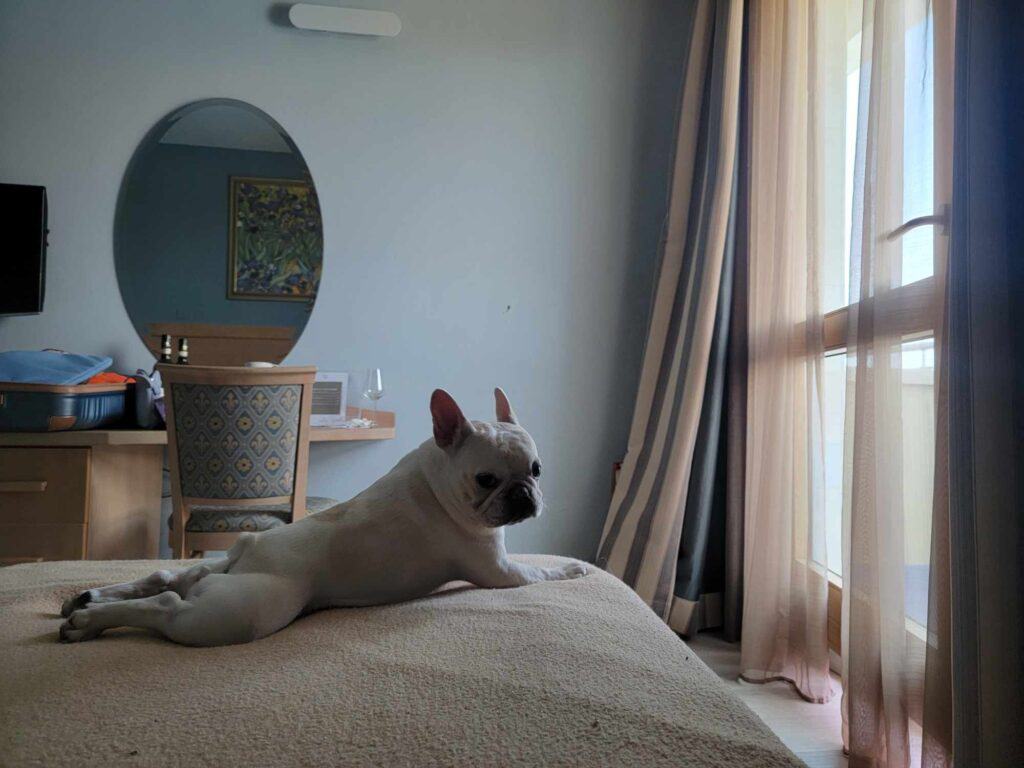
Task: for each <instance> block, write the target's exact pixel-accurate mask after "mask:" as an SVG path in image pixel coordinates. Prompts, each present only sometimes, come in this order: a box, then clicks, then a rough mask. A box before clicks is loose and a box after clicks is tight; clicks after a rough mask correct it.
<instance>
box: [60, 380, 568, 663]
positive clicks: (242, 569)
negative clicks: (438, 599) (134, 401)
mask: <svg viewBox="0 0 1024 768" xmlns="http://www.w3.org/2000/svg"><path fill="white" fill-rule="evenodd" d="M494 396H495V403H496V413H497V422H496V423H485V422H472V423H471V422H469V421H467V420H466V418H465V417H464V416H463V415H462V411H461V410H460V409H459V407H458V405H456V403H455V401H454V400H453V399H452V398H451V396H450V395H448V393H446V392H444V391H443V390H437V391H435V392H434V394H433V396H432V397H431V403H430V407H431V412H432V415H433V420H434V439H433V440H428V441H426V442H425V443H423V444H422V445H421V446H420V447H419V448H417V449H416V450H414V451H412V452H411V453H409V454H408V455H406V456H405V457H404V458H403V459H402V460H401V461H399V462H398V464H397V465H396V466H395V468H394V469H392V470H391V471H390V472H389V473H388V474H387V475H385V476H384V477H382V478H381V479H380V480H378V481H377V482H376V483H374V484H373V485H372V486H370V487H369V488H368V489H366V490H365V491H363V492H362V493H360V494H359V495H358V496H356V497H355V498H353V499H352V500H350V501H348V502H346V503H344V504H342V505H340V506H338V507H335V508H334V509H332V510H329V511H327V512H323V513H321V514H317V515H311V516H309V517H305V518H303V519H302V520H299V521H298V522H296V523H294V524H292V525H286V526H282V527H280V528H274V529H272V530H269V531H266V532H263V533H256V534H253V533H246V534H242V536H240V537H239V539H238V541H237V542H236V543H235V545H234V546H233V547H232V548H231V550H230V551H229V552H228V556H227V557H226V558H221V559H215V560H204V561H202V562H200V563H198V564H197V565H195V566H193V567H191V568H188V569H186V570H182V571H178V572H171V571H157V572H156V573H154V574H152V575H151V576H148V577H146V578H144V579H140V580H138V581H134V582H130V583H127V584H115V585H114V586H110V587H103V588H100V589H90V590H87V591H85V592H83V593H81V594H80V595H78V596H77V597H75V598H72V599H70V600H68V601H67V602H65V603H64V606H63V608H62V610H61V613H62V615H63V616H65V617H66V618H67V620H66V621H65V622H64V623H63V625H62V626H61V628H60V639H61V640H63V641H65V642H77V641H81V640H90V639H92V638H94V637H97V636H98V635H99V634H100V633H101V632H103V630H105V629H110V628H112V627H122V626H128V627H145V628H148V629H152V630H156V631H157V632H159V633H161V634H163V635H164V636H165V637H168V638H169V639H171V640H173V641H175V642H177V643H183V644H185V645H200V646H210V645H227V644H231V643H246V642H249V641H252V640H256V639H258V638H261V637H266V636H267V635H270V634H272V633H274V632H277V631H278V630H279V629H281V628H282V627H285V626H287V625H288V624H289V623H291V622H292V621H293V620H294V619H295V618H296V617H298V616H300V615H302V614H304V613H308V612H310V611H315V610H318V609H321V608H330V607H346V606H367V605H380V604H385V603H394V602H398V601H402V600H410V599H413V598H416V597H422V596H424V595H427V594H429V593H430V592H432V591H433V590H435V589H436V588H437V587H439V586H440V585H442V584H444V583H446V582H448V581H456V580H464V581H468V582H471V583H473V584H476V585H477V586H480V587H492V588H498V587H518V586H523V585H526V584H531V583H534V582H538V581H551V580H558V579H571V578H575V577H577V576H582V575H584V574H585V573H586V566H585V565H584V564H582V563H578V562H573V563H571V564H569V565H567V566H564V567H562V568H537V567H533V566H529V565H523V564H521V563H516V562H514V561H512V560H509V558H508V556H507V554H506V552H505V534H504V529H503V527H502V526H503V525H505V524H507V523H513V522H518V521H519V520H521V519H525V518H526V517H533V516H536V515H538V514H540V511H541V509H542V505H543V502H542V497H541V492H540V486H539V483H538V479H537V475H538V474H539V471H538V468H539V464H538V458H537V448H536V446H535V445H534V442H533V439H532V438H531V437H530V435H529V434H528V433H527V432H526V430H524V429H522V428H521V427H520V426H519V425H518V423H517V421H516V417H515V414H514V413H513V412H512V408H511V407H510V406H509V404H508V399H507V398H506V397H505V394H504V393H503V392H502V391H501V390H500V389H497V390H495V392H494ZM481 481H483V482H481ZM486 486H490V487H486Z"/></svg>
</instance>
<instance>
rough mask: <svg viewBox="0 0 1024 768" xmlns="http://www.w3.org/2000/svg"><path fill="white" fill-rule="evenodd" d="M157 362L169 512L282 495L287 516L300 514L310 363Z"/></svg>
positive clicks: (241, 504) (270, 500)
mask: <svg viewBox="0 0 1024 768" xmlns="http://www.w3.org/2000/svg"><path fill="white" fill-rule="evenodd" d="M157 369H158V370H159V371H160V376H161V378H162V380H163V384H164V402H165V405H166V410H167V445H168V454H169V460H170V467H171V490H172V495H173V496H174V497H175V507H176V512H177V511H178V509H186V508H187V507H189V506H191V505H197V504H203V505H211V504H215V505H217V506H222V507H224V506H238V507H244V506H248V505H252V504H257V503H261V504H266V503H280V502H289V503H290V505H291V509H292V519H293V520H297V519H299V518H300V517H302V515H303V514H304V513H305V508H306V507H305V503H306V477H307V472H308V467H309V418H310V410H311V404H312V391H313V381H314V379H315V377H316V368H315V367H312V366H304V367H275V368H228V367H219V366H218V367H215V366H200V365H159V366H157ZM178 522H179V521H177V520H176V521H175V523H176V524H177V523H178ZM181 522H182V523H184V520H182V521H181ZM179 530H183V529H179Z"/></svg>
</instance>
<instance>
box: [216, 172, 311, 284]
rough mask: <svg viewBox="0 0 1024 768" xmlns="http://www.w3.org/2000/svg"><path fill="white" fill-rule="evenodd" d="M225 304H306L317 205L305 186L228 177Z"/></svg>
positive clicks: (302, 183)
mask: <svg viewBox="0 0 1024 768" xmlns="http://www.w3.org/2000/svg"><path fill="white" fill-rule="evenodd" d="M230 209H231V215H230V219H229V224H230V226H229V235H228V298H229V299H263V300H265V301H267V300H269V301H312V300H313V299H315V298H316V292H317V288H318V287H319V286H320V271H321V268H322V266H323V229H322V227H321V221H320V202H319V200H317V196H316V190H315V189H313V185H312V184H311V183H309V182H308V181H293V180H290V179H256V178H250V177H246V176H232V177H231V205H230Z"/></svg>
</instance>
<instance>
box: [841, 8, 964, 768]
mask: <svg viewBox="0 0 1024 768" xmlns="http://www.w3.org/2000/svg"><path fill="white" fill-rule="evenodd" d="M938 5H939V4H938V3H935V2H932V1H931V0H903V1H902V2H900V1H899V0H897V1H895V2H881V1H879V2H873V1H872V0H867V1H866V2H865V3H864V4H863V6H862V10H863V16H862V17H861V19H860V25H859V26H860V29H859V34H858V33H857V32H854V33H853V34H851V35H850V36H849V38H848V39H849V43H848V45H849V46H852V47H859V58H858V60H857V62H858V63H857V66H856V68H855V69H852V68H851V69H850V71H849V74H848V77H849V78H850V81H849V83H850V85H851V86H852V85H853V77H854V75H855V76H856V82H857V94H856V104H855V109H856V117H855V119H852V120H851V119H849V118H850V113H851V107H848V110H847V115H848V120H849V123H852V124H854V125H855V126H856V135H855V150H854V153H853V163H852V168H850V166H849V154H848V159H847V174H846V178H847V181H846V184H847V190H848V194H849V195H850V197H849V210H850V215H849V218H848V222H849V224H848V227H849V241H848V242H849V247H848V250H847V251H846V255H845V258H844V261H846V262H847V265H846V266H847V268H848V273H847V274H848V276H849V277H848V282H847V287H848V291H849V294H848V300H847V302H846V303H847V304H848V324H847V334H846V347H845V350H843V353H842V354H841V355H837V356H836V357H835V358H834V359H830V363H831V365H830V367H829V372H830V373H831V374H832V376H831V377H830V378H828V379H827V382H826V395H825V400H826V413H827V416H826V424H828V425H829V427H830V429H829V431H828V435H827V437H826V443H827V446H828V447H827V450H828V451H830V452H831V453H830V454H829V455H828V456H827V457H826V465H827V466H828V467H829V469H831V470H832V471H831V474H830V475H829V477H830V479H831V480H832V483H831V484H830V485H829V491H830V493H829V494H828V504H829V515H828V516H829V521H830V524H829V531H830V532H833V531H834V530H835V529H836V527H837V526H836V523H835V518H836V513H837V510H838V511H840V514H841V518H842V526H841V529H842V537H841V539H842V545H841V551H842V565H841V567H836V564H835V553H836V547H835V545H834V542H831V541H830V547H829V567H830V569H831V570H833V571H834V572H837V573H838V575H839V576H840V577H841V578H842V583H843V638H842V648H843V689H844V694H843V696H844V702H843V704H844V706H843V714H844V725H845V729H844V730H845V734H844V735H845V740H846V743H847V746H848V749H849V752H850V765H851V766H858V765H865V766H866V765H871V766H875V765H884V766H908V765H911V764H914V765H917V764H919V763H920V760H921V739H922V734H921V726H920V723H922V722H923V720H924V700H925V690H926V680H925V678H926V674H925V672H926V669H925V667H926V662H925V659H926V655H927V653H928V646H929V642H928V640H929V635H928V633H927V629H926V628H927V627H928V626H929V594H930V588H929V587H930V576H931V574H930V569H931V567H932V562H931V558H932V551H933V549H932V546H933V541H932V530H933V522H935V523H936V529H937V530H939V531H940V532H941V533H942V535H943V537H948V530H943V529H942V527H941V526H940V525H938V524H939V523H941V522H943V520H944V518H941V519H937V520H936V521H933V507H934V503H935V497H934V496H933V490H934V489H935V488H936V483H937V482H938V483H941V484H942V488H943V489H944V487H945V486H944V484H945V478H944V477H940V476H939V475H937V474H936V473H935V457H936V413H937V408H936V395H935V392H936V388H935V384H936V370H937V369H936V354H935V353H936V344H935V335H936V333H937V331H938V330H939V329H940V327H941V315H940V314H938V313H935V312H934V307H938V306H941V305H940V302H939V301H938V300H937V298H938V296H939V295H940V294H939V293H938V290H937V288H936V286H940V285H941V284H942V275H941V274H940V275H939V280H931V281H929V280H928V279H929V278H932V277H933V276H935V275H936V273H937V270H936V263H937V259H936V256H937V251H941V253H940V254H938V255H939V256H940V257H941V258H940V259H939V261H941V262H942V263H944V253H945V248H946V238H945V236H944V234H943V233H942V232H941V231H936V230H935V229H932V228H930V227H922V228H918V229H913V230H911V231H910V232H908V233H907V234H905V235H904V236H902V237H894V238H892V239H890V238H889V234H890V233H891V232H892V231H893V230H895V229H896V228H897V227H899V226H900V225H901V224H903V222H905V221H907V220H908V219H911V218H914V217H918V216H923V215H930V214H932V213H933V212H937V211H938V210H939V209H940V208H941V202H942V199H941V196H940V195H937V194H936V192H937V186H938V190H939V191H943V190H945V191H947V192H946V195H947V196H946V197H945V200H948V189H949V182H948V180H947V179H945V178H941V179H938V182H939V183H938V185H937V183H936V181H937V180H936V162H935V158H936V151H935V136H936V134H937V133H938V134H939V135H940V136H941V135H943V134H942V132H941V131H937V130H936V118H935V112H934V110H935V106H934V105H935V78H936V75H937V70H936V57H935V54H934V41H935V35H934V30H935V22H936V15H935V13H933V12H934V11H935V8H936V6H938ZM947 8H948V6H947V5H945V4H943V7H942V8H941V9H940V14H942V15H941V16H940V18H942V19H944V20H945V19H948V18H950V17H949V16H948V15H946V14H947V13H948V11H947ZM859 10H860V8H857V9H854V10H853V12H852V13H851V14H850V20H851V21H855V20H856V15H857V12H858V11H859ZM856 27H857V25H856V24H855V23H853V24H851V29H852V30H856ZM942 39H943V40H945V39H947V38H945V37H943V38H942ZM939 74H940V75H941V76H943V77H945V76H946V74H947V73H946V72H945V70H943V72H941V73H939ZM848 99H849V91H848ZM848 103H849V102H848ZM943 119H951V115H946V116H944V117H943ZM849 123H848V124H849ZM849 141H850V137H847V146H849ZM947 152H948V149H947ZM939 170H940V171H942V170H943V169H942V168H941V167H940V169H939ZM851 178H852V185H851V184H850V179H851ZM907 286H911V287H918V286H923V287H924V288H925V289H926V292H929V291H930V295H931V296H933V297H934V299H935V300H933V301H932V303H931V304H930V305H929V306H930V307H932V308H933V309H932V310H931V316H930V317H929V318H927V320H926V321H924V322H921V323H918V326H917V329H916V330H915V331H914V332H912V333H908V332H907V329H908V321H907V316H908V304H907V302H906V301H905V300H904V297H905V296H906V295H907V292H906V291H905V290H904V291H902V292H901V289H903V288H905V287H907ZM840 360H841V362H840ZM840 414H841V415H840ZM840 435H841V439H839V436H840ZM840 452H841V455H842V471H841V473H839V474H840V475H841V482H842V493H841V504H837V502H838V497H837V494H836V492H835V491H836V486H835V482H834V481H835V479H836V471H835V465H836V464H837V454H838V453H840ZM942 498H945V495H944V490H943V495H942ZM946 565H947V564H946V563H942V564H941V566H942V567H945V566H946ZM940 597H941V596H940ZM945 602H946V603H947V604H948V595H946V597H945ZM937 642H938V638H937V637H936V638H934V642H933V643H932V644H933V645H934V644H935V643H937ZM930 693H931V694H932V695H936V696H941V695H946V696H947V697H948V690H947V691H945V692H943V691H931V692H930ZM926 762H927V764H929V765H943V764H944V763H945V756H944V755H943V754H942V752H941V750H938V751H934V752H933V753H931V754H930V756H929V758H928V760H927V761H926Z"/></svg>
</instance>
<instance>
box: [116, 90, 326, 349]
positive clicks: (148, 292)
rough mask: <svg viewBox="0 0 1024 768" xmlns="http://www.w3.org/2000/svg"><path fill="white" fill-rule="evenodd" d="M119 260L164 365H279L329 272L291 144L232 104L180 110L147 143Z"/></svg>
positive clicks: (131, 169)
mask: <svg viewBox="0 0 1024 768" xmlns="http://www.w3.org/2000/svg"><path fill="white" fill-rule="evenodd" d="M114 260H115V263H116V266H117V280H118V283H119V285H120V288H121V298H122V299H123V300H124V305H125V308H126V309H127V310H128V316H129V317H130V318H131V321H132V324H133V325H134V326H135V330H136V331H138V333H139V335H140V336H141V337H142V339H143V341H144V342H145V344H146V346H147V347H148V348H149V349H150V351H151V352H153V354H154V356H157V357H158V356H159V352H160V339H161V337H162V336H163V335H164V334H167V335H170V336H171V337H172V345H174V349H175V354H176V352H177V344H178V341H179V339H181V338H182V337H185V338H187V339H188V342H189V359H190V362H191V363H193V364H196V365H242V364H244V363H246V362H250V361H264V362H271V363H279V362H281V360H283V359H284V357H285V355H287V354H288V352H289V351H290V350H291V348H292V347H293V346H294V345H295V342H296V341H297V340H298V338H299V335H300V334H301V333H302V330H303V328H305V326H306V322H307V321H308V320H309V315H310V312H311V311H312V309H313V303H314V302H315V301H316V295H317V290H318V288H319V286H320V274H321V271H322V268H323V226H322V221H321V216H320V204H319V200H318V198H317V194H316V188H315V187H314V186H313V179H312V176H311V175H310V172H309V168H308V167H307V166H306V162H305V160H303V158H302V154H301V153H300V152H299V150H298V148H297V147H296V146H295V143H294V142H293V141H292V140H291V137H289V136H288V134H287V133H286V132H285V131H284V129H282V128H281V126H280V125H278V124H277V122H276V121H275V120H274V119H273V118H271V117H270V116H269V115H267V114H266V113H265V112H263V111H261V110H259V109H257V108H256V107H254V106H252V105H251V104H246V103H245V102H241V101H235V100H232V99H207V100H204V101H199V102H195V103H193V104H189V105H187V106H185V107H182V108H181V109H178V110H175V111H174V112H172V113H171V114H169V115H168V116H167V117H165V118H164V119H163V120H161V121H160V122H159V123H157V125H156V126H155V127H154V128H153V129H152V130H151V131H150V132H149V133H148V134H147V135H146V138H145V139H143V141H142V143H141V144H140V145H139V147H138V149H137V150H136V151H135V154H134V156H133V157H132V160H131V163H130V164H129V166H128V170H127V172H126V173H125V177H124V181H123V183H122V185H121V193H120V196H119V198H118V205H117V213H116V218H115V222H114Z"/></svg>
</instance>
